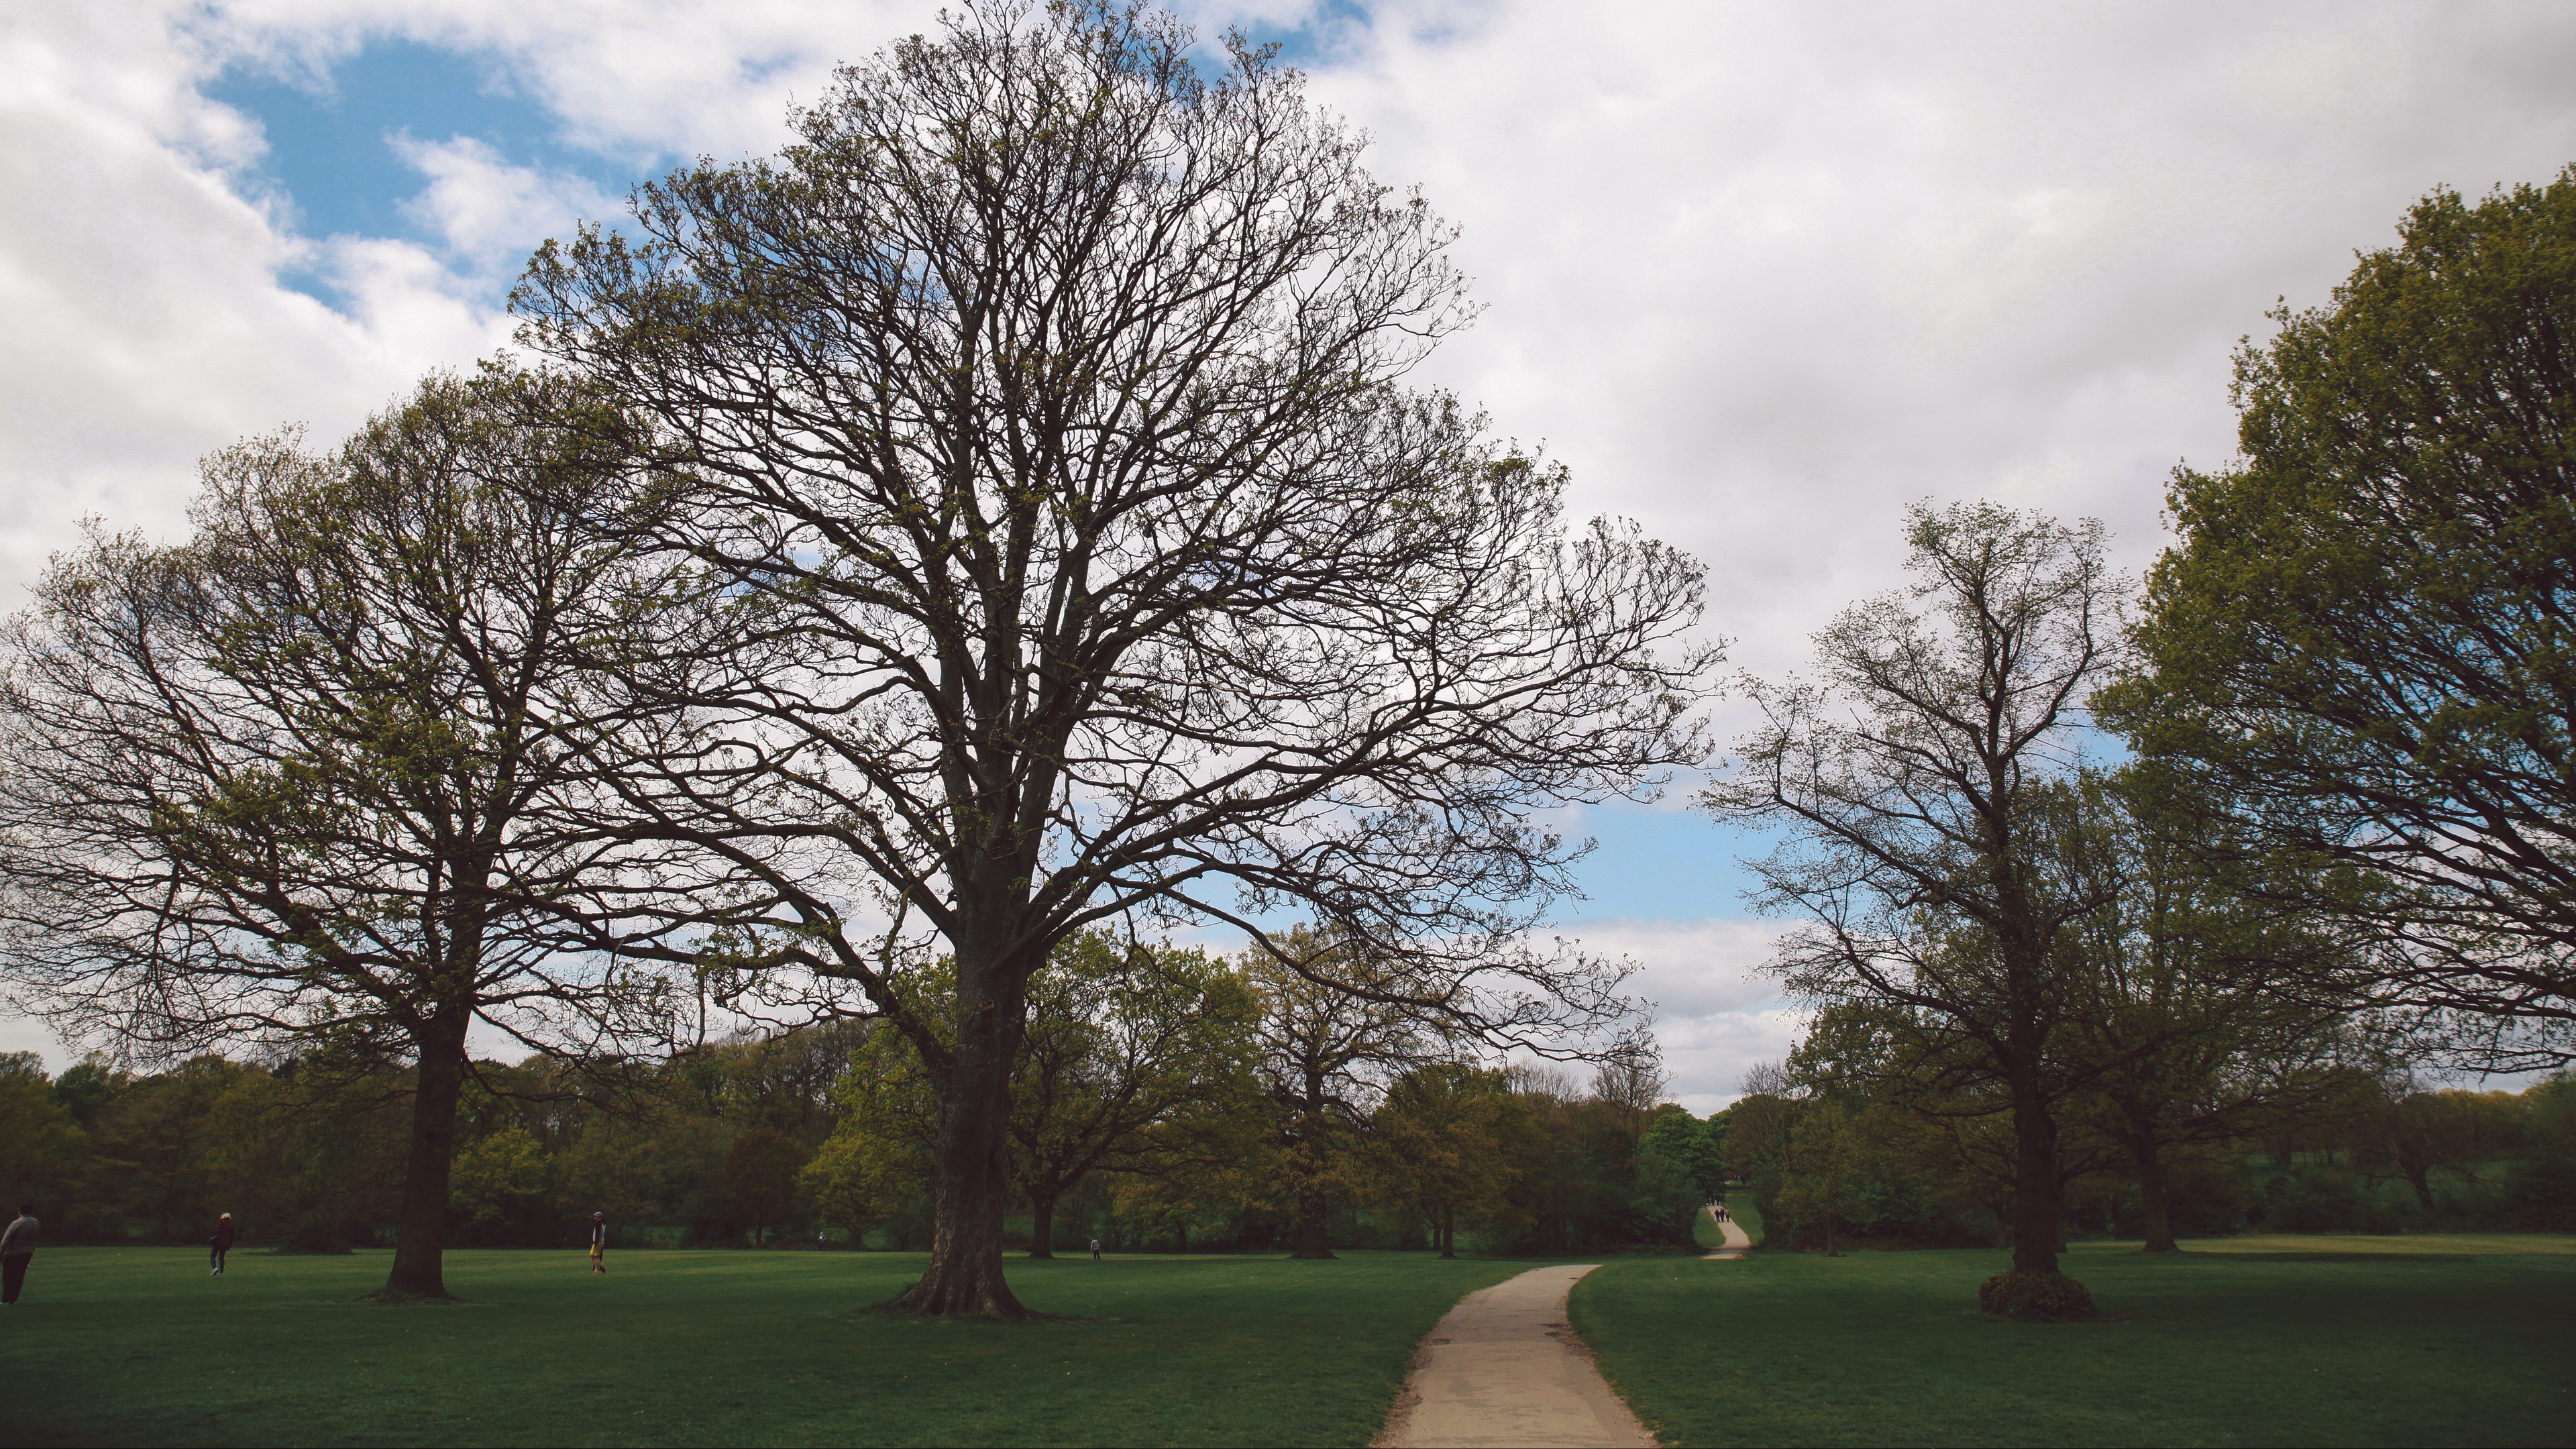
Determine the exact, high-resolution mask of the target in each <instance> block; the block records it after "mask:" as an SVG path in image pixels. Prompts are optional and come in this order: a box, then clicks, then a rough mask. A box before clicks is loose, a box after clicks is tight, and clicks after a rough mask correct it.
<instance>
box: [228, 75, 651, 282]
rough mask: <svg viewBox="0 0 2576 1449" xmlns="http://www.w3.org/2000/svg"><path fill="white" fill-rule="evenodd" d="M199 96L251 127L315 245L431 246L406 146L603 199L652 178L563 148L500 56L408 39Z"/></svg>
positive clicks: (268, 169)
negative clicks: (481, 153)
mask: <svg viewBox="0 0 2576 1449" xmlns="http://www.w3.org/2000/svg"><path fill="white" fill-rule="evenodd" d="M203 92H204V94H205V95H206V96H207V97H208V98H209V99H211V100H215V101H219V102H222V103H223V104H225V105H228V106H231V107H233V108H234V109H236V110H239V111H242V112H244V113H246V114H248V115H250V116H252V117H255V118H256V119H257V120H258V121H259V123H260V126H261V128H262V130H263V132H264V133H265V135H266V138H267V141H268V150H267V153H266V154H265V155H264V156H263V157H262V159H261V163H260V166H259V170H260V172H261V173H262V176H263V179H264V180H265V181H266V182H267V183H268V184H269V185H270V186H272V187H274V188H276V189H277V190H278V191H280V192H282V193H283V194H284V195H285V196H286V198H287V199H288V200H289V201H290V202H291V203H292V207H293V213H292V222H293V225H294V227H295V230H296V231H297V232H299V233H300V234H302V235H304V236H308V237H313V238H317V239H318V238H323V237H331V236H365V237H387V238H394V239H399V240H408V241H415V242H419V243H422V244H423V245H426V246H430V247H432V248H433V249H435V248H436V247H437V245H438V244H439V242H440V241H441V240H442V239H441V238H439V237H437V236H435V235H432V234H431V233H430V231H429V229H428V228H427V227H425V226H424V225H423V224H422V223H421V221H420V220H419V219H418V218H416V217H415V216H413V215H411V214H409V213H408V212H407V211H406V209H405V205H404V204H405V203H406V202H408V201H410V200H411V199H412V198H414V197H415V196H417V195H419V193H420V192H421V190H422V189H423V187H425V186H426V185H427V183H428V178H427V177H426V176H424V175H423V174H422V173H421V172H420V170H419V169H417V168H416V167H415V166H413V165H412V164H411V163H410V162H409V161H408V160H406V159H405V157H404V155H403V152H402V149H401V144H400V143H401V142H402V141H403V140H404V139H405V138H409V139H410V140H411V141H414V142H419V143H441V142H447V141H451V140H454V139H456V138H460V137H462V138H471V139H473V140H476V141H480V142H482V143H483V144H484V145H486V146H489V147H491V148H492V151H493V152H494V153H495V154H496V155H497V156H498V157H499V158H500V159H501V160H502V161H504V162H507V163H510V164H512V165H518V166H533V167H538V168H541V169H543V170H547V171H555V172H564V173H569V174H572V175H575V176H579V177H581V178H583V179H585V180H587V181H589V182H591V183H592V184H593V185H596V186H598V187H599V188H600V189H601V190H603V191H605V192H607V193H608V194H610V195H612V196H616V195H623V194H624V193H625V192H626V190H627V189H628V188H629V187H631V186H632V185H633V184H634V183H635V182H637V181H639V180H643V179H645V178H646V177H647V176H649V175H651V174H654V173H655V171H657V170H658V169H659V168H658V167H653V168H648V169H643V170H639V169H638V167H637V164H636V161H637V158H635V157H633V156H619V157H611V156H605V155H602V154H600V153H598V152H596V151H592V150H589V149H586V148H584V147H580V146H576V145H573V144H570V143H569V142H567V141H566V139H565V136H566V134H567V128H566V126H565V124H564V122H563V119H562V118H561V117H560V116H558V115H556V114H555V113H554V112H553V111H551V110H549V109H548V108H547V107H546V106H545V105H544V104H542V103H541V102H539V101H538V100H536V99H535V98H534V97H533V96H531V95H530V94H529V92H528V91H527V90H526V89H525V88H524V87H522V86H521V85H519V84H518V83H517V81H516V80H515V79H514V78H513V77H512V75H511V74H510V71H509V68H508V66H507V65H506V64H505V63H503V62H502V61H501V60H500V59H499V58H498V57H496V56H492V55H488V54H476V53H470V52H464V51H457V50H450V49H446V48H443V47H439V46H434V45H427V44H423V43H421V42H418V41H413V40H405V39H398V38H379V39H375V40H371V41H369V42H368V43H367V44H366V45H365V46H364V47H363V48H362V49H360V50H358V51H357V52H356V53H354V54H351V55H347V56H343V57H341V58H340V59H339V60H337V61H336V62H334V63H333V64H332V66H331V68H330V70H329V72H328V74H327V75H326V76H324V77H321V78H319V79H317V78H315V77H312V76H310V75H307V74H298V73H294V72H283V71H277V70H269V69H261V68H255V67H251V66H246V65H245V66H236V67H235V68H233V69H230V70H227V71H225V72H224V73H223V74H221V75H219V76H217V77H216V78H215V79H214V80H213V81H212V82H210V83H208V84H207V85H205V86H204V87H203ZM676 159H677V158H666V159H665V161H664V164H668V161H670V160H676ZM566 220H567V224H569V222H570V220H571V219H570V218H567V219H566ZM281 280H282V281H284V282H285V283H286V284H287V285H289V286H293V287H295V288H296V289H297V290H299V291H303V292H306V293H308V294H310V295H313V296H316V297H318V298H319V299H320V300H322V301H324V302H325V303H329V302H332V301H333V300H334V299H333V298H332V297H330V296H329V295H327V294H326V292H327V281H326V279H325V278H322V277H320V276H317V275H311V274H303V275H292V276H287V277H284V278H281ZM496 300H497V299H496Z"/></svg>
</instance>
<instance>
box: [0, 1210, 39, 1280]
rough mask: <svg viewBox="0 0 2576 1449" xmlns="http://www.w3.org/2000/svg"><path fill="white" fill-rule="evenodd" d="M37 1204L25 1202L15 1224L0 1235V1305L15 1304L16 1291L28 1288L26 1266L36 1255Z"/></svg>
mask: <svg viewBox="0 0 2576 1449" xmlns="http://www.w3.org/2000/svg"><path fill="white" fill-rule="evenodd" d="M36 1228H37V1223H36V1205H35V1204H34V1203H27V1204H25V1205H24V1206H22V1207H20V1208H19V1209H18V1218H17V1221H15V1222H12V1223H11V1224H9V1227H8V1230H7V1231H5V1232H0V1304H7V1303H15V1302H17V1301H18V1290H19V1289H21V1288H24V1287H26V1286H27V1264H28V1263H29V1262H31V1261H33V1260H34V1258H35V1256H36Z"/></svg>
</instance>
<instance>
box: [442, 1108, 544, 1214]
mask: <svg viewBox="0 0 2576 1449" xmlns="http://www.w3.org/2000/svg"><path fill="white" fill-rule="evenodd" d="M554 1187H555V1159H554V1156H553V1154H551V1153H549V1152H547V1151H546V1148H545V1144H544V1143H542V1142H540V1141H538V1140H537V1137H536V1134H535V1133H533V1132H530V1131H529V1130H528V1129H527V1128H525V1127H517V1126H512V1127H504V1128H502V1129H501V1130H500V1131H498V1132H495V1133H493V1134H492V1135H490V1136H488V1137H485V1138H483V1139H482V1140H481V1141H479V1142H475V1143H472V1144H469V1145H468V1146H467V1147H466V1148H465V1150H464V1151H462V1152H459V1153H458V1154H457V1155H456V1168H455V1172H454V1178H453V1187H452V1190H451V1196H450V1199H449V1202H450V1207H451V1210H452V1211H453V1212H454V1213H455V1214H456V1215H457V1216H458V1217H459V1218H461V1219H462V1220H463V1222H462V1224H461V1226H463V1227H465V1228H467V1229H468V1230H472V1229H484V1230H496V1229H497V1230H500V1231H501V1232H503V1233H511V1230H513V1229H519V1230H524V1229H525V1228H526V1227H527V1226H528V1225H529V1220H530V1219H532V1218H534V1217H537V1216H539V1215H542V1214H547V1213H550V1212H551V1210H552V1208H553V1206H554ZM511 1235H513V1236H515V1234H514V1233H512V1234H511Z"/></svg>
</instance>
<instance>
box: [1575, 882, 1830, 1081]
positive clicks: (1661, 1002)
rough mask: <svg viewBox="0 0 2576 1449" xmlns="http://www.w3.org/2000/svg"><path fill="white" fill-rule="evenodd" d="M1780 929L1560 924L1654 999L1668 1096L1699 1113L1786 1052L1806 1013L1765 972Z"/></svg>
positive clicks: (1730, 923) (1747, 924) (1763, 924)
mask: <svg viewBox="0 0 2576 1449" xmlns="http://www.w3.org/2000/svg"><path fill="white" fill-rule="evenodd" d="M1780 931H1781V927H1780V926H1778V925H1777V924H1775V923H1772V922H1768V921H1751V920H1741V919H1725V918H1717V917H1711V918H1706V919H1701V920H1683V921H1651V920H1607V921H1578V922H1575V923H1573V924H1572V925H1570V926H1568V927H1567V928H1566V931H1565V934H1566V935H1567V936H1568V937H1569V938H1573V939H1579V940H1581V941H1582V943H1583V946H1584V948H1585V949H1586V950H1587V951H1590V952H1592V953H1593V954H1595V955H1601V956H1609V957H1614V958H1626V959H1628V960H1631V961H1634V962H1636V963H1637V965H1638V967H1639V968H1640V969H1639V971H1638V973H1637V974H1636V975H1635V976H1633V977H1631V978H1630V979H1629V982H1628V986H1627V989H1628V991H1629V992H1630V994H1632V995H1636V996H1640V997H1643V998H1645V999H1646V1000H1649V1001H1652V1002H1653V1003H1655V1008H1656V1010H1655V1039H1656V1041H1657V1042H1658V1043H1659V1044H1660V1045H1661V1046H1662V1048H1663V1052H1664V1067H1665V1070H1666V1071H1668V1072H1670V1073H1671V1075H1672V1085H1671V1087H1670V1089H1669V1091H1670V1094H1671V1096H1672V1097H1673V1099H1674V1100H1675V1101H1678V1102H1680V1103H1681V1104H1682V1105H1684V1106H1686V1107H1689V1108H1690V1109H1691V1110H1693V1111H1695V1112H1699V1113H1703V1114H1705V1113H1708V1112H1712V1111H1715V1110H1716V1109H1717V1108H1719V1107H1721V1106H1724V1105H1725V1104H1726V1103H1727V1102H1728V1101H1729V1100H1731V1099H1733V1098H1734V1096H1735V1095H1736V1084H1737V1083H1738V1081H1740V1080H1741V1079H1742V1077H1743V1075H1744V1069H1745V1068H1747V1067H1749V1066H1752V1065H1754V1064H1755V1063H1757V1062H1776V1061H1778V1060H1780V1059H1781V1058H1783V1057H1785V1056H1787V1055H1788V1054H1789V1048H1790V1046H1791V1045H1792V1044H1793V1043H1794V1042H1795V1041H1796V1040H1797V1036H1798V1031H1799V1029H1800V1024H1801V1022H1802V1021H1803V1020H1804V1014H1803V1013H1801V1012H1799V1011H1798V1010H1796V1009H1795V1008H1793V1007H1792V1006H1791V1004H1790V1003H1789V1002H1788V1001H1787V1000H1786V999H1784V998H1783V997H1782V996H1781V993H1780V986H1779V983H1778V981H1776V980H1775V979H1773V978H1772V977H1771V976H1770V975H1769V974H1768V973H1766V972H1765V971H1763V970H1762V964H1763V963H1764V962H1765V961H1767V960H1768V959H1770V955H1771V948H1772V944H1773V943H1774V942H1775V941H1777V940H1778V939H1779V936H1780Z"/></svg>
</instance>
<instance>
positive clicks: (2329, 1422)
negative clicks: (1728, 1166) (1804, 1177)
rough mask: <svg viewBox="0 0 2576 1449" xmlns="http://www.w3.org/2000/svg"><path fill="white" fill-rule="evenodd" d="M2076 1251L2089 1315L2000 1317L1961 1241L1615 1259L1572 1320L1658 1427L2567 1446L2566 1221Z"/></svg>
mask: <svg viewBox="0 0 2576 1449" xmlns="http://www.w3.org/2000/svg"><path fill="white" fill-rule="evenodd" d="M2187 1246H2188V1247H2189V1248H2190V1249H2191V1250H2192V1251H2188V1252H2185V1253H2181V1254H2175V1255H2161V1254H2160V1255H2157V1256H2155V1257H2148V1256H2145V1255H2143V1254H2140V1253H2138V1252H2136V1251H2135V1245H2133V1244H2083V1245H2080V1246H2079V1247H2078V1249H2077V1251H2076V1252H2074V1253H2073V1254H2072V1255H2070V1256H2069V1258H2068V1260H2067V1261H2066V1265H2065V1266H2066V1268H2067V1271H2069V1272H2071V1273H2073V1274H2075V1275H2076V1276H2077V1277H2079V1278H2081V1279H2083V1280H2084V1282H2085V1283H2086V1284H2087V1285H2089V1286H2090V1287H2091V1289H2092V1290H2093V1296H2094V1300H2095V1302H2097V1303H2098V1304H2099V1305H2100V1306H2101V1308H2102V1310H2103V1314H2102V1317H2101V1318H2100V1319H2099V1320H2097V1321H2094V1322H2090V1323H2081V1324H2063V1325H2024V1324H2013V1323H1998V1322H1993V1321H1990V1320H1988V1319H1986V1318H1985V1317H1984V1316H1983V1315H1982V1314H1979V1313H1978V1312H1977V1311H1976V1288H1977V1284H1978V1282H1979V1281H1980V1280H1982V1279H1984V1278H1985V1277H1986V1276H1987V1275H1989V1274H1992V1273H1995V1272H1999V1271H2001V1270H2002V1268H2003V1267H2004V1266H2005V1259H2004V1256H2003V1255H2002V1254H2000V1253H1994V1252H1982V1251H1957V1252H1915V1253H1856V1254H1853V1255H1851V1256H1848V1257H1843V1258H1827V1257H1824V1256H1822V1255H1820V1254H1813V1253H1764V1254H1756V1255H1754V1256H1751V1257H1748V1258H1744V1259H1742V1260H1739V1261H1734V1262H1726V1261H1707V1260H1701V1259H1671V1258H1665V1259H1655V1260H1639V1259H1629V1260H1625V1261H1616V1262H1613V1263H1611V1264H1610V1265H1609V1266H1607V1267H1605V1268H1603V1269H1602V1270H1601V1271H1600V1272H1598V1273H1594V1274H1592V1275H1591V1276H1589V1277H1587V1278H1585V1279H1584V1280H1583V1282H1582V1283H1581V1284H1580V1285H1578V1286H1577V1288H1576V1290H1575V1293H1574V1302H1573V1319H1574V1325H1575V1327H1576V1329H1577V1330H1578V1331H1579V1332H1581V1334H1582V1335H1583V1337H1584V1339H1585V1341H1586V1342H1588V1343H1589V1344H1590V1345H1591V1346H1592V1348H1593V1351H1594V1353H1595V1354H1596V1355H1597V1357H1598V1358H1599V1361H1600V1364H1601V1368H1602V1371H1603V1373H1605V1374H1606V1375H1607V1376H1608V1377H1609V1379H1610V1382H1611V1383H1612V1385H1613V1386H1615V1387H1616V1388H1617V1389H1618V1390H1619V1392H1620V1393H1621V1394H1622V1395H1623V1396H1625V1397H1626V1398H1627V1400H1628V1403H1629V1405H1630V1406H1631V1407H1633V1408H1634V1409H1635V1410H1636V1411H1637V1414H1638V1416H1639V1417H1640V1418H1642V1419H1644V1420H1645V1421H1646V1423H1647V1424H1648V1425H1649V1426H1650V1427H1653V1428H1655V1429H1656V1430H1657V1431H1658V1433H1659V1434H1660V1435H1661V1437H1662V1439H1663V1441H1664V1443H1666V1444H1668V1445H1724V1444H1787V1445H1811V1444H1817V1445H1821V1444H1890V1445H1897V1444H2008V1445H2021V1444H2033V1445H2054V1444H2080V1445H2129V1444H2140V1445H2199V1444H2212V1445H2236V1444H2249V1445H2250V1444H2292V1445H2304V1444H2336V1445H2342V1444H2354V1445H2376V1444H2390V1445H2416V1444H2427V1445H2430V1444H2444V1445H2448V1444H2567V1443H2570V1442H2576V1391H2571V1385H2576V1375H2571V1374H2570V1373H2569V1371H2568V1366H2569V1365H2570V1364H2576V1316H2571V1315H2570V1314H2569V1313H2568V1311H2567V1305H2568V1304H2569V1303H2570V1302H2571V1301H2576V1240H2570V1239H2566V1238H2527V1237H2433V1236H2418V1237H2405V1238H2307V1237H2301V1238H2269V1239H2265V1238H2237V1239H2227V1240H2223V1241H2215V1242H2199V1243H2192V1244H2189V1245H2187Z"/></svg>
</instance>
